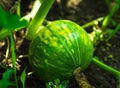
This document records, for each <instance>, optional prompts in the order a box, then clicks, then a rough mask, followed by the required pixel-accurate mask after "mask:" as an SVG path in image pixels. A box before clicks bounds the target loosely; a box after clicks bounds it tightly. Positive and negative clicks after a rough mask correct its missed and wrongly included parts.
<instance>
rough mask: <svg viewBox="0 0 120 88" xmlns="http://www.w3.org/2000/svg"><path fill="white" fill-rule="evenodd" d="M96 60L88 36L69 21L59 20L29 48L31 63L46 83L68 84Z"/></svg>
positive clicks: (41, 31) (42, 31)
mask: <svg viewBox="0 0 120 88" xmlns="http://www.w3.org/2000/svg"><path fill="white" fill-rule="evenodd" d="M92 56H93V44H92V42H91V40H90V37H89V36H88V34H87V32H86V31H85V30H84V29H83V28H82V27H80V26H79V25H77V24H76V23H74V22H72V21H69V20H57V21H53V22H51V23H50V24H48V25H47V26H46V27H44V28H43V29H41V30H40V32H39V33H38V36H37V37H36V38H35V39H34V40H33V41H32V42H31V44H30V47H29V62H30V65H31V67H32V68H33V71H34V73H35V74H36V76H38V77H39V78H40V79H41V80H43V81H53V80H55V79H56V78H59V79H60V80H68V79H71V78H72V76H73V71H74V70H75V69H76V68H77V67H80V68H81V71H84V70H85V69H86V68H87V67H88V65H89V64H90V62H91V60H92Z"/></svg>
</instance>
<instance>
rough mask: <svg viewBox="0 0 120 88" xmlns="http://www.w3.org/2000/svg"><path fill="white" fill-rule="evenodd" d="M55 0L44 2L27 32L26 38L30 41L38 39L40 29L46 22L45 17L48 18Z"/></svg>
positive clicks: (45, 0)
mask: <svg viewBox="0 0 120 88" xmlns="http://www.w3.org/2000/svg"><path fill="white" fill-rule="evenodd" d="M54 1H55V0H44V1H43V2H42V4H41V6H40V8H39V9H38V12H37V13H36V15H35V17H34V18H33V20H32V21H31V22H30V24H29V25H28V28H27V31H26V38H27V39H28V40H32V39H34V38H35V37H36V34H37V33H38V32H39V28H40V26H41V24H42V22H43V21H44V19H45V17H46V16H47V13H48V11H49V10H50V8H51V6H52V4H53V3H54Z"/></svg>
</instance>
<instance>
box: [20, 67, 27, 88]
mask: <svg viewBox="0 0 120 88" xmlns="http://www.w3.org/2000/svg"><path fill="white" fill-rule="evenodd" d="M25 79H26V68H25V69H24V70H23V72H22V74H21V76H20V80H21V82H22V86H23V88H25Z"/></svg>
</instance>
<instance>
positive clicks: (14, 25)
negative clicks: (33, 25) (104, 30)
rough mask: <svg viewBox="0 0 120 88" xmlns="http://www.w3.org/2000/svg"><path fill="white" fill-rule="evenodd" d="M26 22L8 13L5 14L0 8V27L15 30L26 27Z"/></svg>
mask: <svg viewBox="0 0 120 88" xmlns="http://www.w3.org/2000/svg"><path fill="white" fill-rule="evenodd" d="M27 24H28V22H27V21H26V20H24V19H21V18H20V17H19V16H18V15H16V14H12V13H10V12H5V11H4V10H3V9H2V7H0V27H2V28H5V29H8V30H15V29H20V28H23V27H26V26H27Z"/></svg>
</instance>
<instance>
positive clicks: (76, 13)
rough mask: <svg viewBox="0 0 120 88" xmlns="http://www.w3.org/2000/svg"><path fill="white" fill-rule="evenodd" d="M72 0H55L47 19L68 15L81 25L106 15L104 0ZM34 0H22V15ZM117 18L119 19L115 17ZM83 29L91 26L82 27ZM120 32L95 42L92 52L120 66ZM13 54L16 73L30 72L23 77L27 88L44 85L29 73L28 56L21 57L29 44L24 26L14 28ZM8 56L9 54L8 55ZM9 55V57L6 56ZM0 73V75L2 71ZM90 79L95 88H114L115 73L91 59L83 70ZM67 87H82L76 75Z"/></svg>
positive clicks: (0, 47) (1, 46)
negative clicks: (106, 40) (92, 61)
mask: <svg viewBox="0 0 120 88" xmlns="http://www.w3.org/2000/svg"><path fill="white" fill-rule="evenodd" d="M60 1H61V2H60ZM71 1H72V0H56V2H55V3H54V5H53V7H52V8H51V10H50V12H49V13H48V15H47V18H46V19H47V20H51V21H53V20H58V19H68V20H72V21H74V22H76V23H78V24H79V25H83V24H85V23H87V22H89V21H92V20H94V19H97V18H99V17H102V16H106V15H107V13H108V7H107V5H106V4H105V2H104V1H105V0H97V1H96V0H76V1H75V2H71ZM32 3H33V0H24V1H23V0H22V6H21V7H22V9H21V11H22V15H25V14H27V13H28V12H29V11H30V9H31V5H32ZM117 22H120V20H118V19H117ZM85 30H87V31H88V30H91V29H90V28H89V29H85ZM119 35H120V32H117V34H116V35H115V36H114V37H113V38H112V39H111V40H110V41H109V42H104V41H101V42H100V43H99V44H98V45H97V46H95V47H94V48H95V51H94V56H97V57H99V58H100V60H101V61H102V62H104V63H106V64H107V65H109V66H111V67H113V68H116V69H118V70H120V58H119V53H120V48H119V45H120V41H119V40H120V37H119ZM15 38H16V39H15V41H16V54H17V68H18V77H20V75H21V72H22V71H23V70H24V69H25V68H27V73H29V75H28V76H27V78H26V88H45V83H44V82H42V81H40V80H39V79H38V78H37V77H36V76H34V74H32V75H31V74H30V72H31V71H32V70H31V68H30V66H29V62H28V58H27V57H23V58H21V57H20V56H21V55H26V54H27V53H28V48H29V44H30V41H28V40H26V39H25V29H23V30H21V31H19V32H16V37H15ZM6 41H7V40H3V41H1V42H0V61H1V62H2V60H3V59H4V55H5V52H6V48H7V44H6ZM9 57H10V56H9ZM9 59H10V58H9ZM9 59H8V63H7V65H8V66H10V64H11V61H9ZM0 69H1V73H2V72H4V71H5V69H4V68H0ZM1 73H0V75H2V74H1ZM84 74H85V75H86V77H87V79H88V81H89V83H90V84H91V85H93V86H94V87H95V88H116V87H117V86H116V85H117V80H116V78H115V76H113V75H112V74H110V73H109V72H106V71H104V70H103V69H100V68H98V67H97V66H96V65H95V64H94V63H91V64H90V66H89V67H88V68H87V70H86V71H85V72H84ZM19 85H20V86H19V88H22V87H21V83H20V82H19ZM68 88H81V87H80V86H79V85H78V84H77V82H76V81H75V79H73V80H71V82H70V84H69V87H68Z"/></svg>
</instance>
